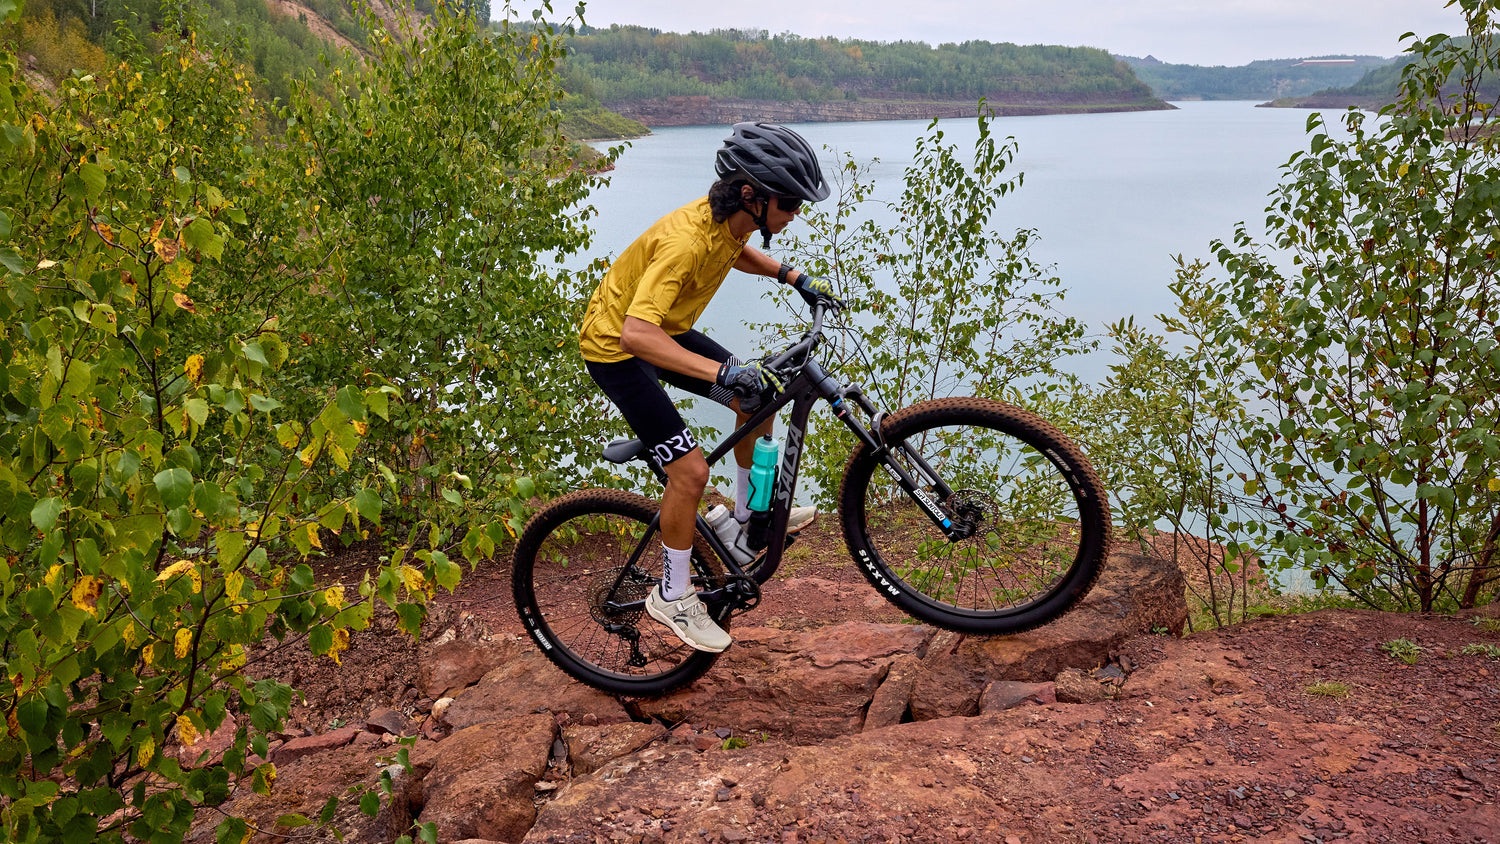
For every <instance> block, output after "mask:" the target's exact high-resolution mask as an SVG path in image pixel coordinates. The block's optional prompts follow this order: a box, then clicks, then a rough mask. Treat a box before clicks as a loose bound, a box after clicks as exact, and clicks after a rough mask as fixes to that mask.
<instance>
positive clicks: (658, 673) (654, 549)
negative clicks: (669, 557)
mask: <svg viewBox="0 0 1500 844" xmlns="http://www.w3.org/2000/svg"><path fill="white" fill-rule="evenodd" d="M657 509H658V505H657V504H656V503H655V502H653V501H650V500H648V499H646V498H644V497H642V496H639V495H636V494H635V493H630V492H622V491H620V490H607V489H585V490H580V491H578V492H573V493H569V494H568V495H564V496H563V497H561V498H559V499H557V500H556V501H553V502H552V503H551V504H548V505H547V506H546V507H543V508H542V509H541V510H539V511H538V512H537V514H536V515H535V516H532V518H531V521H529V522H527V524H526V528H525V530H523V531H522V532H521V536H520V538H519V539H517V540H516V550H515V554H514V556H513V557H512V563H511V588H512V589H513V590H514V592H515V598H516V611H517V612H518V613H520V615H521V622H522V624H524V625H525V626H526V631H527V632H528V633H530V634H531V638H532V639H533V640H534V641H535V642H536V643H537V645H538V646H539V647H541V649H542V653H544V654H546V655H547V658H548V659H550V660H552V662H553V663H554V664H556V665H557V667H559V668H561V669H562V670H564V671H566V672H567V673H569V674H571V675H572V676H573V677H574V678H576V679H578V680H582V681H583V682H585V683H588V684H589V685H591V686H593V687H595V688H597V689H601V690H603V691H606V692H610V693H611V694H618V695H628V696H632V697H651V696H654V695H660V694H663V693H665V692H668V691H670V690H672V689H675V688H677V687H679V686H683V685H686V684H688V683H691V682H692V681H694V680H696V679H698V678H699V677H701V676H703V673H704V672H706V671H708V669H709V667H710V666H712V665H713V663H714V660H715V659H716V658H717V657H718V654H713V653H705V652H703V651H697V650H694V649H692V648H690V647H688V646H687V645H685V644H683V643H682V642H681V641H680V640H678V638H677V637H676V636H675V635H674V634H673V633H672V632H671V631H670V630H668V629H667V628H666V627H664V626H663V625H661V624H660V623H658V622H657V621H655V620H654V619H652V618H651V616H649V615H647V614H646V611H645V608H644V607H643V606H642V604H641V602H642V601H644V600H645V598H646V595H647V594H648V593H649V592H650V591H651V588H652V587H653V586H655V585H657V584H658V583H659V582H661V564H662V551H661V547H662V546H661V534H660V533H659V532H658V531H657V529H656V528H655V527H654V526H653V525H652V520H653V519H655V518H656V512H657ZM693 568H694V570H695V571H696V572H697V577H696V578H695V583H698V585H700V586H709V587H719V586H722V585H723V575H722V569H721V568H720V566H719V565H718V561H717V560H716V559H715V558H714V557H713V555H712V553H711V552H709V551H707V550H706V547H705V546H704V545H703V543H702V542H701V541H700V542H697V543H695V547H694V549H693ZM709 611H710V612H711V613H712V614H713V616H714V620H715V621H717V622H718V623H719V626H720V627H723V628H725V629H728V627H729V618H728V616H729V610H728V608H727V607H724V606H718V607H713V606H711V607H710V608H709Z"/></svg>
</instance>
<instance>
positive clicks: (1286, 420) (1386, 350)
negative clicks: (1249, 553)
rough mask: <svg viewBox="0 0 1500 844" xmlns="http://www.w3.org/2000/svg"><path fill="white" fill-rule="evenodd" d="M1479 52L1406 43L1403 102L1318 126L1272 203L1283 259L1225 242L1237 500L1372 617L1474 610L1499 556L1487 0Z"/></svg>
mask: <svg viewBox="0 0 1500 844" xmlns="http://www.w3.org/2000/svg"><path fill="white" fill-rule="evenodd" d="M1450 5H1458V6H1459V7H1460V8H1461V9H1462V11H1463V14H1464V16H1465V19H1466V20H1467V23H1468V33H1467V36H1468V37H1467V38H1458V39H1454V38H1449V37H1447V36H1444V35H1436V36H1433V37H1431V38H1427V39H1419V40H1414V41H1413V43H1412V44H1411V46H1410V47H1409V48H1408V50H1407V52H1408V53H1409V54H1410V56H1411V58H1412V61H1411V62H1410V63H1408V64H1407V65H1406V66H1405V68H1404V69H1403V71H1402V81H1401V95H1400V98H1399V100H1398V102H1397V103H1395V104H1394V105H1393V106H1390V107H1388V108H1386V109H1385V110H1383V111H1382V113H1381V116H1380V118H1379V119H1378V120H1371V119H1369V118H1368V117H1367V116H1366V115H1364V114H1362V113H1360V112H1357V111H1350V112H1348V113H1347V114H1345V115H1344V118H1343V122H1344V124H1345V128H1346V129H1347V133H1348V134H1347V137H1344V138H1340V137H1338V136H1337V135H1335V134H1334V133H1333V132H1331V131H1330V130H1329V128H1328V126H1327V124H1326V122H1325V120H1326V119H1325V118H1324V117H1322V116H1321V115H1314V116H1313V117H1312V118H1310V119H1309V121H1308V131H1309V133H1310V134H1311V142H1310V146H1309V148H1308V150H1307V151H1306V152H1301V153H1298V154H1297V155H1295V156H1293V158H1292V160H1291V161H1290V162H1289V163H1288V165H1287V167H1286V178H1285V180H1284V181H1283V182H1282V184H1281V186H1280V187H1279V188H1278V189H1277V190H1276V192H1275V193H1274V194H1273V202H1272V204H1271V206H1270V207H1269V208H1268V209H1267V212H1268V215H1269V216H1268V217H1267V228H1268V230H1269V231H1270V232H1271V237H1272V239H1271V245H1273V246H1274V247H1276V248H1277V249H1280V250H1284V251H1285V252H1287V253H1290V255H1291V256H1292V258H1293V266H1292V268H1291V269H1290V271H1288V270H1285V269H1283V268H1282V267H1281V266H1280V265H1278V263H1277V262H1276V261H1274V260H1272V259H1271V258H1270V257H1268V256H1267V254H1266V252H1265V250H1264V249H1263V248H1262V247H1261V246H1260V245H1259V244H1257V243H1256V242H1255V241H1254V240H1253V239H1252V238H1251V237H1250V236H1249V234H1247V233H1246V232H1245V231H1244V229H1243V228H1241V229H1240V230H1239V231H1238V232H1237V233H1236V235H1235V238H1234V242H1233V244H1232V245H1230V244H1222V243H1220V244H1216V249H1217V251H1218V260H1219V261H1220V263H1221V264H1222V266H1223V267H1224V269H1225V270H1226V271H1227V273H1228V278H1227V279H1225V280H1223V281H1216V282H1213V283H1211V284H1206V285H1205V289H1204V291H1203V292H1202V293H1201V294H1190V295H1201V296H1203V297H1212V298H1217V297H1223V299H1224V301H1225V302H1226V307H1225V308H1224V310H1223V312H1222V317H1221V318H1220V319H1219V320H1218V321H1217V322H1216V323H1215V324H1214V325H1213V326H1212V328H1213V331H1212V332H1211V333H1210V334H1209V335H1208V336H1207V338H1206V339H1207V340H1208V341H1209V342H1215V343H1227V344H1233V345H1236V346H1238V347H1240V348H1243V349H1245V350H1246V352H1247V353H1248V354H1249V356H1250V357H1249V367H1248V369H1247V371H1246V373H1245V376H1244V379H1243V382H1242V383H1241V385H1240V388H1241V391H1242V393H1243V394H1244V395H1245V397H1246V400H1247V401H1248V402H1249V403H1250V408H1251V409H1252V412H1251V413H1250V414H1249V416H1250V424H1249V426H1248V432H1247V434H1246V436H1245V438H1244V442H1243V446H1244V449H1245V452H1246V453H1247V455H1248V456H1249V457H1250V459H1251V460H1252V461H1253V468H1252V470H1251V471H1250V472H1249V473H1247V475H1246V479H1245V491H1246V493H1247V494H1248V495H1249V496H1251V497H1253V498H1255V499H1258V500H1260V502H1261V503H1262V505H1263V506H1264V508H1265V510H1266V514H1267V515H1266V517H1265V518H1264V522H1265V528H1264V530H1265V536H1264V541H1265V542H1266V543H1268V544H1270V545H1272V546H1274V548H1275V549H1276V551H1277V552H1278V553H1279V555H1280V562H1281V564H1282V565H1283V566H1300V567H1304V568H1307V569H1309V570H1311V571H1312V572H1313V573H1314V576H1315V578H1316V579H1317V580H1318V581H1319V582H1320V583H1321V582H1330V581H1333V582H1337V583H1338V584H1340V585H1341V586H1342V587H1343V588H1345V589H1347V590H1349V591H1350V592H1352V593H1353V594H1355V595H1357V596H1359V597H1360V598H1362V599H1363V600H1365V601H1367V602H1369V603H1370V604H1372V605H1376V606H1390V605H1394V606H1399V607H1403V608H1413V609H1420V610H1424V611H1426V610H1432V609H1434V608H1437V607H1440V606H1463V607H1470V606H1474V605H1475V604H1476V602H1477V601H1478V600H1480V598H1481V596H1482V595H1483V594H1484V593H1486V592H1487V591H1489V590H1492V589H1493V586H1494V584H1495V582H1496V579H1497V574H1500V572H1497V569H1496V564H1497V560H1496V559H1495V556H1496V549H1497V545H1500V542H1497V540H1500V477H1497V474H1500V473H1497V471H1496V466H1497V465H1500V435H1497V433H1496V432H1497V431H1500V399H1497V396H1500V308H1497V287H1496V284H1497V279H1496V274H1495V270H1496V266H1497V265H1496V262H1495V255H1496V250H1497V238H1500V217H1497V215H1500V158H1497V154H1500V146H1497V138H1496V135H1495V132H1494V131H1493V130H1494V124H1495V116H1494V115H1495V112H1494V111H1493V103H1492V102H1491V101H1490V100H1489V99H1488V98H1486V97H1484V96H1483V95H1482V91H1483V90H1484V89H1485V85H1484V77H1485V74H1486V73H1487V72H1488V71H1489V69H1490V68H1493V67H1494V66H1495V61H1496V54H1495V44H1494V18H1493V16H1494V13H1495V10H1496V4H1495V3H1494V2H1492V0H1458V2H1456V3H1454V4H1450Z"/></svg>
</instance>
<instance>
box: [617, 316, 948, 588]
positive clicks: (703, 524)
mask: <svg viewBox="0 0 1500 844" xmlns="http://www.w3.org/2000/svg"><path fill="white" fill-rule="evenodd" d="M822 317H823V313H822V311H821V310H817V311H815V313H814V319H813V329H812V330H811V331H809V332H808V333H807V335H806V336H804V337H803V338H802V339H801V340H800V341H798V342H797V343H795V344H793V345H792V346H791V347H790V348H788V349H787V350H786V351H785V352H783V353H781V354H780V355H778V356H776V357H775V358H773V359H772V360H771V361H770V362H769V365H770V366H771V367H772V368H776V367H779V366H782V365H785V364H786V363H788V362H790V361H793V360H795V359H797V358H798V357H803V358H805V359H806V360H805V361H804V362H803V364H802V365H801V368H800V370H799V371H798V373H797V376H796V377H795V378H793V379H792V380H791V382H790V383H788V384H787V385H786V388H785V389H784V390H783V391H782V392H781V393H780V394H779V395H778V396H776V398H775V399H773V400H772V401H771V402H770V403H768V404H766V405H765V406H763V407H761V408H760V410H758V411H756V412H755V413H754V414H753V415H751V417H750V418H749V419H748V420H747V421H746V422H745V424H743V425H741V426H740V427H739V428H737V429H736V430H735V431H733V432H732V433H731V434H729V436H728V437H726V438H725V439H724V440H723V442H720V443H719V445H718V446H717V447H715V448H714V450H713V452H712V453H710V454H709V455H708V458H707V460H708V465H710V466H713V465H714V464H715V463H717V462H719V461H720V460H722V459H723V458H724V456H725V455H726V454H729V453H731V452H732V451H733V450H734V447H735V446H736V445H737V444H739V443H740V442H741V441H743V440H744V439H745V438H746V437H748V436H751V435H752V434H754V433H755V431H756V429H758V428H759V427H760V426H761V425H762V424H763V423H765V422H766V421H767V420H768V419H771V418H772V417H774V416H775V415H776V414H777V413H779V412H780V411H781V409H782V408H784V407H786V406H787V405H788V404H790V405H791V406H792V411H791V415H790V416H789V417H788V419H787V428H786V444H785V447H784V448H783V449H782V454H781V469H780V471H779V472H778V473H777V475H776V485H775V487H773V489H772V493H771V500H772V507H771V527H770V534H769V544H768V545H767V546H766V549H765V557H764V559H765V563H764V564H763V565H761V566H760V567H759V568H758V569H756V572H755V575H754V577H753V579H754V581H755V582H756V583H757V584H763V583H765V582H766V581H767V580H769V579H770V578H771V576H772V575H774V574H775V573H776V570H777V568H779V567H780V566H781V555H782V553H783V552H784V551H785V550H786V546H787V534H786V526H787V521H788V519H790V518H791V512H792V500H793V499H792V496H793V495H794V494H795V493H796V488H797V469H798V467H799V466H800V465H801V463H802V451H803V445H804V442H805V438H806V433H807V420H808V418H809V417H810V416H811V415H812V408H813V405H814V404H816V403H817V402H818V401H820V400H822V401H826V402H828V404H829V407H830V408H831V409H832V412H833V415H834V417H835V418H837V419H838V420H839V421H841V422H843V423H844V425H845V426H846V427H848V428H849V430H850V431H851V432H853V434H854V436H855V437H856V438H857V439H858V440H859V441H860V442H861V443H863V444H864V445H865V446H866V447H868V448H870V449H872V450H873V451H874V453H875V455H876V457H879V458H885V457H886V455H887V454H888V453H889V451H890V448H889V447H888V446H887V445H886V443H885V441H884V439H883V437H882V436H881V433H880V428H881V422H882V421H883V419H884V417H885V413H884V412H883V411H881V410H880V409H879V408H877V407H876V406H875V404H874V403H873V402H871V401H870V400H869V398H868V397H866V396H865V394H864V392H863V391H862V390H860V389H859V388H858V387H850V386H846V385H844V384H842V383H840V382H839V381H838V380H837V379H835V378H834V377H833V376H831V375H829V374H828V373H827V371H825V370H824V369H823V367H822V365H820V364H819V363H818V362H817V361H816V360H813V359H811V355H812V352H813V351H814V350H815V349H816V348H817V346H818V343H819V342H820V341H821V340H822V335H821V332H820V328H821V326H822ZM850 402H853V403H854V404H856V405H858V406H859V408H860V409H861V410H863V411H864V412H865V415H867V416H868V417H870V421H871V425H870V427H868V428H867V427H865V425H864V423H862V422H860V421H859V419H858V418H857V417H856V416H855V415H854V414H852V413H850V412H849V403H850ZM901 449H902V451H903V454H904V456H905V457H906V458H907V459H908V460H910V461H911V462H912V464H913V465H914V466H915V467H916V468H917V469H918V470H919V471H920V472H921V473H922V475H923V476H924V478H923V479H924V480H925V481H926V482H927V486H929V487H931V488H932V491H933V492H934V493H936V498H935V499H934V497H933V496H931V495H928V493H927V492H926V491H925V490H924V489H923V488H922V484H921V483H919V482H918V481H917V479H915V478H913V477H912V476H911V473H910V472H908V471H906V468H905V467H904V466H902V465H901V464H900V463H899V462H897V461H895V460H890V459H884V460H883V465H884V467H885V470H886V472H887V473H888V474H889V475H890V476H891V478H892V479H893V480H895V481H896V483H897V484H899V485H900V486H901V488H902V489H903V490H905V492H906V494H907V495H908V496H909V497H910V498H911V499H912V501H914V502H915V503H916V504H917V505H918V506H919V507H920V508H921V509H922V511H923V512H924V513H926V514H927V516H928V518H930V519H932V521H933V524H935V525H936V526H937V527H938V528H939V529H940V530H942V531H943V533H944V534H945V535H947V537H948V538H949V539H950V540H952V541H958V540H960V539H964V538H966V537H968V536H969V534H970V529H969V528H968V527H967V526H966V525H963V524H960V523H957V522H955V521H954V520H953V518H952V516H951V514H949V513H947V512H945V511H944V510H943V508H942V506H941V505H940V504H939V503H938V502H940V501H946V500H948V498H949V497H950V496H951V495H952V494H953V490H952V489H950V488H949V487H948V485H947V484H945V483H944V482H943V480H942V478H941V477H939V476H938V474H937V472H935V471H933V469H932V467H931V466H929V465H928V464H927V462H926V461H925V460H923V459H922V457H921V455H919V454H917V453H916V452H915V451H913V450H912V449H910V448H908V447H907V446H906V445H905V444H902V446H901ZM647 462H649V463H650V464H651V468H652V470H653V471H654V472H655V474H656V476H657V479H658V480H659V481H661V482H662V484H663V485H665V484H666V480H667V478H666V472H665V471H664V470H663V469H662V467H661V466H659V465H657V464H656V463H655V462H654V461H652V460H650V459H649V458H648V461H647ZM660 518H661V516H660V514H657V516H656V517H654V518H653V519H652V520H651V524H650V526H649V527H647V529H646V534H645V536H643V537H642V539H641V542H640V544H639V545H638V546H637V547H636V549H635V552H634V553H633V554H632V555H631V557H630V560H629V561H628V562H627V563H626V565H625V566H624V567H623V568H622V569H621V571H620V575H619V577H618V578H617V579H616V582H615V588H616V589H617V588H619V586H620V583H621V582H623V581H624V578H625V574H626V572H627V571H629V570H630V569H631V568H633V567H634V566H635V563H636V562H637V561H638V560H639V559H640V555H641V553H642V552H643V551H644V549H645V548H646V546H647V545H648V544H649V543H650V540H651V538H652V536H653V535H655V533H656V532H657V531H658V530H659V529H660ZM697 527H698V533H699V535H701V536H702V537H703V538H704V540H705V541H707V542H708V544H709V547H711V548H712V549H713V551H714V553H715V554H717V555H718V557H719V559H720V560H721V561H723V563H724V565H725V566H726V567H727V568H728V569H729V571H730V573H731V574H732V575H734V576H736V577H738V578H740V579H745V578H749V577H750V576H749V575H747V574H746V573H745V570H744V569H743V568H741V567H740V566H739V564H737V563H736V562H735V561H734V557H733V555H731V554H730V553H729V549H728V548H727V547H725V545H724V543H723V542H722V541H721V540H720V539H719V535H718V533H717V532H716V531H714V530H713V529H712V528H711V527H710V526H709V524H708V521H707V520H706V519H705V518H704V517H703V515H702V514H701V513H700V514H698V525H697ZM613 591H614V590H613V589H612V590H611V594H613ZM724 591H725V590H712V591H710V592H706V593H704V597H705V599H706V600H708V602H709V603H715V602H716V599H723V598H724V597H725V596H724V595H723V592H724ZM644 603H645V602H644V601H630V602H626V603H621V604H615V603H614V602H608V605H609V607H610V608H611V609H615V610H637V609H641V608H642V607H643V606H644Z"/></svg>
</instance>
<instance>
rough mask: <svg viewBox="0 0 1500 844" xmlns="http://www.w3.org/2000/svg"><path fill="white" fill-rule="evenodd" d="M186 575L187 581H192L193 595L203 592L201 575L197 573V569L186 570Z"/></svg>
mask: <svg viewBox="0 0 1500 844" xmlns="http://www.w3.org/2000/svg"><path fill="white" fill-rule="evenodd" d="M187 575H188V579H189V580H191V581H193V594H194V595H196V594H198V593H199V592H202V591H203V575H202V574H201V573H199V571H198V569H196V568H190V569H188V573H187Z"/></svg>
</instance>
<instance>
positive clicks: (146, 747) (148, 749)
mask: <svg viewBox="0 0 1500 844" xmlns="http://www.w3.org/2000/svg"><path fill="white" fill-rule="evenodd" d="M155 755H156V739H154V738H151V737H150V736H147V737H146V739H145V741H142V742H141V743H140V744H139V745H138V746H137V747H136V749H135V763H136V764H137V765H140V766H141V767H145V766H146V765H149V764H150V763H151V757H153V756H155Z"/></svg>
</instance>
